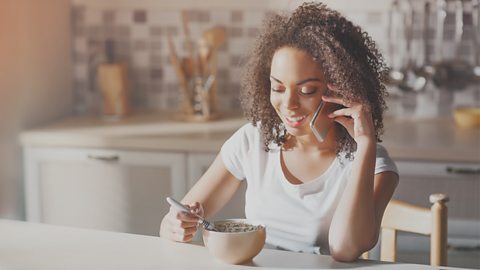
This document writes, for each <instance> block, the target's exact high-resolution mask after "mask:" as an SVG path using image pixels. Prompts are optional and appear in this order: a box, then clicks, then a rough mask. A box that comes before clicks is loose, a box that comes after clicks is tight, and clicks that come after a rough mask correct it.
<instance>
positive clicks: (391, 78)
mask: <svg viewBox="0 0 480 270" xmlns="http://www.w3.org/2000/svg"><path fill="white" fill-rule="evenodd" d="M390 12H391V14H390V19H389V21H388V33H389V34H390V36H389V38H388V41H389V42H388V52H389V56H390V62H391V64H390V70H389V72H388V79H387V83H388V84H389V85H394V86H397V85H399V84H400V82H402V81H403V78H404V74H403V72H402V71H400V70H399V69H397V66H396V65H395V60H394V59H395V53H396V49H397V47H396V46H395V45H394V42H393V41H394V40H395V38H396V30H397V23H396V22H397V17H398V16H399V12H400V7H399V3H398V1H397V0H395V1H393V2H392V6H391V11H390Z"/></svg>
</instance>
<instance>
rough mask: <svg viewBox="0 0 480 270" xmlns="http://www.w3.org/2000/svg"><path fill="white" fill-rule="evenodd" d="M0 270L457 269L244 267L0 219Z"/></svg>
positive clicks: (312, 260) (284, 257)
mask: <svg viewBox="0 0 480 270" xmlns="http://www.w3.org/2000/svg"><path fill="white" fill-rule="evenodd" d="M0 239H2V240H1V241H0V269H6V270H7V269H8V270H10V269H12V270H13V269H14V270H21V269H36V270H44V269H45V270H47V269H48V270H53V269H69V270H80V269H82V270H85V269H88V270H95V269H102V270H108V269H115V270H122V269H128V270H131V269H168V270H176V269H182V270H184V269H196V270H202V269H208V270H213V269H227V270H228V269H356V268H358V269H376V270H393V269H404V270H417V269H418V270H429V269H438V270H440V269H442V270H443V269H460V268H452V267H432V266H428V265H418V264H404V263H384V262H378V261H369V260H358V261H356V262H353V263H340V262H336V261H334V260H333V259H332V258H331V257H330V256H325V255H315V254H305V253H295V252H287V251H280V250H270V249H264V250H262V251H261V252H260V254H259V255H258V256H257V257H255V258H254V259H253V261H252V262H250V263H248V264H245V265H228V264H224V263H222V262H220V261H217V260H215V259H214V258H212V257H211V256H210V255H209V254H208V250H207V249H206V248H205V247H203V246H202V245H194V244H183V243H175V242H171V241H168V240H165V239H162V238H159V237H153V236H143V235H136V234H126V233H115V232H107V231H97V230H87V229H79V228H73V227H62V226H53V225H45V224H37V223H26V222H19V221H10V220H0Z"/></svg>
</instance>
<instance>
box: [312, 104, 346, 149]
mask: <svg viewBox="0 0 480 270" xmlns="http://www.w3.org/2000/svg"><path fill="white" fill-rule="evenodd" d="M340 107H341V105H339V104H336V103H331V102H324V101H323V100H321V101H320V104H319V105H318V108H317V110H316V111H315V114H314V115H313V118H312V121H311V122H310V129H312V132H313V134H314V135H315V137H316V138H317V140H318V141H319V142H323V141H324V140H325V137H326V136H327V133H328V131H329V130H330V128H331V127H332V126H333V123H334V121H333V118H329V117H328V115H329V114H330V113H332V112H333V111H335V110H337V109H339V108H340Z"/></svg>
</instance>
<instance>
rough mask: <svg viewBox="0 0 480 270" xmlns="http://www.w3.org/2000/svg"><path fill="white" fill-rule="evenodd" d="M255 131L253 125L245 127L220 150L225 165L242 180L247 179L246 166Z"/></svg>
mask: <svg viewBox="0 0 480 270" xmlns="http://www.w3.org/2000/svg"><path fill="white" fill-rule="evenodd" d="M253 131H254V127H253V126H252V125H251V124H246V125H244V126H243V127H241V128H240V129H239V130H237V131H236V132H235V133H234V134H233V135H232V136H231V137H230V138H229V139H228V140H227V141H225V143H224V144H223V146H222V148H221V150H220V155H221V157H222V161H223V164H224V165H225V167H226V168H227V170H228V171H230V173H231V174H232V175H233V176H235V178H237V179H240V180H243V179H245V175H246V172H245V167H246V166H245V165H246V160H247V159H248V156H247V155H248V152H249V148H250V147H251V140H250V138H251V133H252V132H253Z"/></svg>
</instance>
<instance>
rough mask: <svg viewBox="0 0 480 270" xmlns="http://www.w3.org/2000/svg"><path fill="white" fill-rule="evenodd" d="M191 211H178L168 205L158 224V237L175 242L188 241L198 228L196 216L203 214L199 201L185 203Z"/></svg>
mask: <svg viewBox="0 0 480 270" xmlns="http://www.w3.org/2000/svg"><path fill="white" fill-rule="evenodd" d="M185 206H186V207H187V208H189V209H190V211H191V213H185V212H180V211H178V210H176V209H175V208H173V207H170V210H169V211H168V213H167V214H166V215H165V217H163V220H162V224H161V226H160V237H164V238H167V239H170V240H173V241H177V242H190V241H191V240H192V238H193V236H194V235H195V233H196V232H197V229H198V226H199V224H198V217H196V216H195V215H193V214H192V213H194V214H197V215H199V216H203V212H204V211H203V207H202V205H201V204H200V203H199V202H195V203H193V204H190V205H185Z"/></svg>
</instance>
